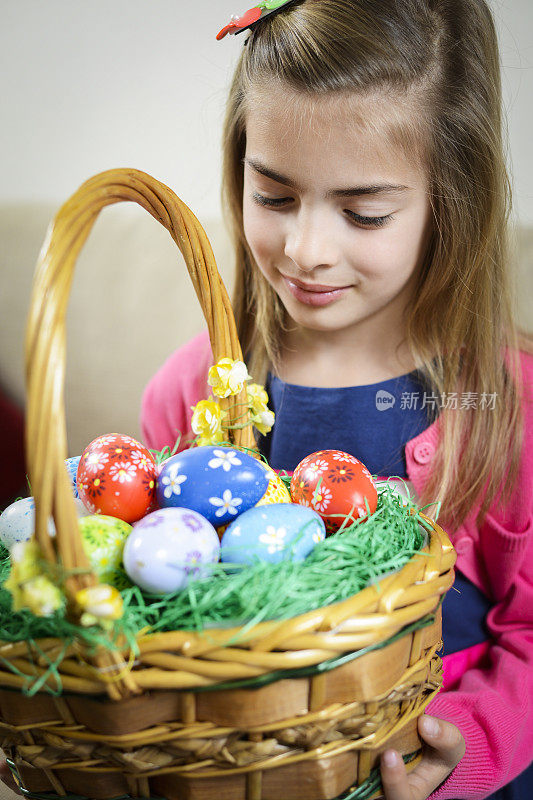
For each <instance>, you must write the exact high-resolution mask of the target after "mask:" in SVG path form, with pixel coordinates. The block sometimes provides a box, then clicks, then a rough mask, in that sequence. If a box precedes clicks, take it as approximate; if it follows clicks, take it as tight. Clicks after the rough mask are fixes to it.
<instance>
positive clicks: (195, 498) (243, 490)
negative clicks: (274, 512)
mask: <svg viewBox="0 0 533 800" xmlns="http://www.w3.org/2000/svg"><path fill="white" fill-rule="evenodd" d="M268 483H269V478H268V476H267V473H266V471H265V468H264V467H263V466H262V464H261V463H260V462H259V461H258V460H257V459H256V458H253V457H252V456H249V455H248V454H247V453H243V452H241V451H240V450H236V449H234V448H231V447H213V446H206V447H192V448H190V449H189V450H183V451H182V452H181V453H177V454H176V455H174V456H172V457H171V458H169V459H168V460H167V461H166V462H165V464H164V465H163V467H162V469H161V471H160V473H159V477H158V479H157V500H158V502H159V505H160V506H161V507H162V508H168V507H180V508H190V509H192V510H193V511H197V512H198V513H199V514H201V515H202V516H203V517H205V518H206V519H207V520H209V522H211V523H212V524H213V525H215V526H217V527H218V526H220V525H225V524H226V523H228V522H232V521H233V520H234V519H235V518H236V517H237V515H238V514H242V512H243V511H246V510H247V509H248V508H251V507H252V506H254V505H255V504H256V503H257V501H258V500H260V499H261V498H262V497H263V495H264V494H265V492H266V490H267V487H268Z"/></svg>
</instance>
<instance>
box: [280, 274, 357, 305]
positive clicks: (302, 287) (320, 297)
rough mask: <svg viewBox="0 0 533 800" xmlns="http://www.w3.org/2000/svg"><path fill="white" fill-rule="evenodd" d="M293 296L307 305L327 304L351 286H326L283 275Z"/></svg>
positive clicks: (339, 296)
mask: <svg viewBox="0 0 533 800" xmlns="http://www.w3.org/2000/svg"><path fill="white" fill-rule="evenodd" d="M282 278H283V280H284V281H285V284H286V286H287V288H288V290H289V292H290V293H291V294H292V296H293V297H295V298H296V300H298V301H299V302H300V303H303V304H304V305H307V306H326V305H329V303H333V302H334V301H335V300H338V299H339V298H341V297H342V296H343V295H344V294H346V293H347V292H348V290H349V289H350V288H351V287H350V286H325V285H324V284H320V283H303V281H299V280H297V279H295V278H289V277H287V276H286V275H282Z"/></svg>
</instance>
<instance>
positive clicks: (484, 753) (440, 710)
mask: <svg viewBox="0 0 533 800" xmlns="http://www.w3.org/2000/svg"><path fill="white" fill-rule="evenodd" d="M532 365H533V358H525V359H524V360H523V366H524V379H525V388H526V395H525V401H524V404H523V409H524V439H523V445H522V457H521V462H520V470H519V474H518V479H517V482H516V485H515V489H514V492H513V494H512V496H511V497H510V498H508V501H507V503H506V504H505V508H503V509H498V508H497V506H496V505H493V507H492V508H491V509H490V511H489V513H488V514H487V516H486V518H485V520H484V522H483V525H482V526H481V528H480V530H479V538H478V546H477V548H476V552H477V556H476V560H477V561H478V563H479V565H480V567H479V569H480V570H481V572H482V573H483V574H484V577H485V580H484V583H485V585H486V586H488V587H490V592H491V595H492V600H493V601H494V605H493V606H492V608H491V611H490V612H489V614H488V615H487V620H486V623H487V629H488V632H489V636H490V640H489V645H490V646H489V651H488V656H487V658H486V659H485V660H484V661H483V663H482V664H480V665H479V666H478V667H476V668H473V669H468V670H467V671H466V672H465V673H464V675H463V676H462V677H461V678H460V680H459V681H458V683H457V686H454V688H453V690H451V691H444V692H441V693H439V694H438V695H437V697H436V698H435V699H434V700H433V701H432V702H431V703H430V705H429V706H428V709H427V710H428V713H430V714H433V715H434V716H436V717H441V718H442V719H446V720H448V721H449V722H453V723H454V724H455V725H457V727H458V728H459V730H460V731H461V733H462V734H463V736H464V738H465V741H466V753H465V756H464V758H463V759H462V761H461V762H460V763H459V764H458V765H457V767H456V768H455V769H454V771H453V772H452V774H451V775H450V777H449V778H448V779H447V780H446V781H445V782H444V783H443V784H442V785H441V786H440V787H439V788H438V789H437V790H436V791H435V792H434V793H433V794H432V795H431V800H447V799H448V798H457V797H461V798H464V800H479V799H480V798H484V797H487V795H489V794H491V793H492V792H494V791H496V790H497V789H498V788H500V787H501V786H505V785H506V784H507V783H509V782H510V781H512V780H513V779H514V778H515V777H516V776H517V775H518V774H520V772H522V771H523V770H524V769H526V768H527V767H528V766H529V765H530V763H531V761H532V760H533V404H532V402H531V385H532V381H531V379H532V377H533V366H532ZM469 544H471V542H469ZM472 555H473V554H472Z"/></svg>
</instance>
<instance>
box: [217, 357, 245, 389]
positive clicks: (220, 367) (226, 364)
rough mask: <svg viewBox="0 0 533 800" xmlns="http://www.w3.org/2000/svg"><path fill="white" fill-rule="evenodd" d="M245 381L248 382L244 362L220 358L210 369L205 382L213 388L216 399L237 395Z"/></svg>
mask: <svg viewBox="0 0 533 800" xmlns="http://www.w3.org/2000/svg"><path fill="white" fill-rule="evenodd" d="M247 380H250V375H248V370H247V369H246V364H245V363H244V361H234V360H233V359H232V358H221V359H220V361H218V362H217V363H216V364H215V365H214V366H213V367H211V369H210V370H209V375H208V378H207V382H208V384H209V386H212V387H213V394H216V396H217V397H229V396H230V395H235V394H239V392H240V391H242V388H243V386H244V384H245V383H246V381H247Z"/></svg>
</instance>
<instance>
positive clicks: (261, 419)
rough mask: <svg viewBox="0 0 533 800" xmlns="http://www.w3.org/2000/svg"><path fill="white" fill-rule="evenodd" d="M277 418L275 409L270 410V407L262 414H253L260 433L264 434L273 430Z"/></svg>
mask: <svg viewBox="0 0 533 800" xmlns="http://www.w3.org/2000/svg"><path fill="white" fill-rule="evenodd" d="M275 419H276V415H275V414H274V412H273V411H270V409H268V408H267V409H266V410H265V411H261V413H260V414H253V415H252V422H253V424H254V425H255V427H256V428H257V430H258V431H259V433H262V434H263V436H264V435H265V434H266V433H268V432H269V431H270V430H271V428H272V425H273V424H274V421H275Z"/></svg>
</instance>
